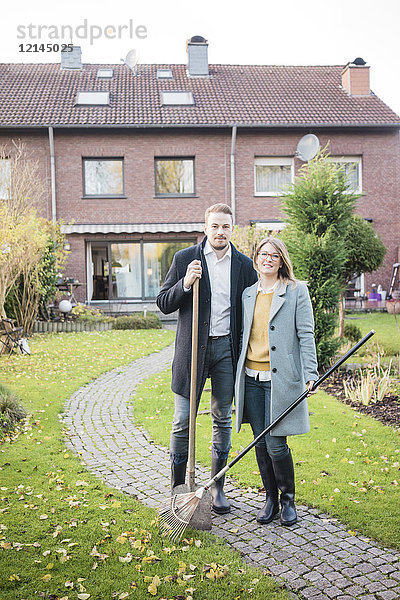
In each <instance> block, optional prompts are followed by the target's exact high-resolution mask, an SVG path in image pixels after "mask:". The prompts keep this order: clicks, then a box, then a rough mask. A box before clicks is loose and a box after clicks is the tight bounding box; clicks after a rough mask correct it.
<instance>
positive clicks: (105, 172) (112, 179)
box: [83, 158, 124, 197]
mask: <svg viewBox="0 0 400 600" xmlns="http://www.w3.org/2000/svg"><path fill="white" fill-rule="evenodd" d="M123 164H124V161H123V159H122V158H84V159H83V189H84V196H97V197H99V196H100V197H115V196H117V197H118V196H123V195H124V170H123Z"/></svg>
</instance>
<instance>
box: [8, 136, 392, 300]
mask: <svg viewBox="0 0 400 600" xmlns="http://www.w3.org/2000/svg"><path fill="white" fill-rule="evenodd" d="M304 133H306V132H305V131H304V130H300V129H299V130H290V131H289V130H274V129H271V130H269V131H256V130H252V129H246V130H243V129H239V130H238V134H237V141H236V157H235V165H236V221H237V223H238V224H239V225H247V224H249V222H250V220H255V219H260V220H269V219H279V218H281V217H282V213H281V209H280V199H279V198H266V197H256V196H255V195H254V157H255V156H257V155H258V156H262V155H265V156H293V155H294V152H295V150H296V146H297V142H298V140H299V139H300V137H301V136H302V135H304ZM315 133H316V134H317V135H318V137H319V139H320V142H321V146H322V147H323V146H324V145H325V144H326V143H327V142H330V151H331V153H332V154H333V155H338V156H341V155H361V156H362V187H363V193H364V195H363V197H362V198H361V199H360V200H359V201H358V206H357V212H359V214H361V215H362V216H363V217H368V218H371V219H372V220H373V226H374V228H375V230H376V231H377V232H378V233H379V235H380V236H381V237H382V239H383V242H384V244H385V246H386V247H387V248H388V252H387V255H386V259H385V264H384V266H383V267H382V268H381V269H380V270H379V271H378V272H377V273H373V274H372V275H371V276H367V277H366V282H367V291H369V287H370V284H371V283H372V282H373V283H376V284H377V285H378V284H379V283H380V284H382V286H383V288H384V289H386V288H387V286H388V283H389V277H390V273H391V268H392V264H393V262H396V261H398V260H399V258H400V257H399V245H400V175H399V173H400V154H399V133H398V132H397V131H390V130H388V131H387V132H385V131H384V130H374V129H372V128H371V129H368V130H367V129H358V130H356V129H354V130H340V129H337V130H336V129H331V130H330V131H327V130H321V131H317V130H315ZM16 136H18V137H22V138H23V140H24V141H25V143H26V146H27V149H28V150H29V152H30V153H31V154H32V155H33V156H34V157H35V158H36V159H37V160H38V161H39V164H40V169H41V173H42V176H43V178H44V181H45V182H46V197H44V198H43V206H42V209H41V213H42V214H43V215H44V216H48V217H50V218H51V189H50V158H49V143H48V133H47V131H44V132H39V131H38V132H32V133H24V135H23V136H21V133H19V132H17V133H16V134H11V135H10V134H8V135H6V134H1V135H0V143H1V141H2V140H8V139H10V138H11V137H16ZM54 140H55V163H56V182H57V187H56V192H57V217H58V218H59V219H62V220H64V222H66V223H70V222H75V223H107V222H109V223H151V222H155V223H157V222H202V221H203V218H204V211H205V209H206V208H207V206H209V205H210V204H212V203H214V202H227V203H228V204H229V203H230V148H231V131H230V130H229V129H221V130H217V129H214V130H210V131H208V130H206V129H201V130H196V129H192V130H183V129H182V130H175V131H174V132H172V131H168V130H165V129H164V130H153V129H148V130H134V129H129V130H127V129H126V130H119V131H108V130H104V129H103V130H99V131H95V130H93V129H92V130H84V129H80V130H72V129H70V130H66V129H64V130H58V129H55V130H54ZM90 156H92V157H101V156H104V157H112V156H123V157H124V168H125V193H126V196H127V198H126V199H97V198H96V199H87V198H82V196H83V186H82V157H90ZM155 156H194V157H195V192H196V197H194V198H187V197H186V198H179V197H178V198H155V181H154V157H155ZM301 164H302V163H301V161H299V160H298V159H295V169H296V171H298V169H299V168H300V166H301ZM112 237H113V238H114V239H115V237H116V236H112ZM139 237H140V236H136V237H135V236H130V237H129V236H121V239H138V238H139ZM177 237H180V236H177V235H176V234H170V235H168V236H160V235H159V234H154V236H153V239H165V238H167V239H168V238H174V239H176V238H177ZM184 237H185V238H186V239H187V238H193V237H194V236H193V235H191V234H186V235H185V236H184ZM201 237H202V236H201V234H199V238H198V239H201ZM68 238H69V240H70V241H71V246H72V251H71V256H70V259H69V263H68V266H67V268H66V274H67V275H70V276H74V277H77V278H78V279H79V280H80V281H82V282H83V281H85V262H86V259H85V251H84V240H85V239H92V240H93V239H97V240H99V239H106V237H105V236H99V235H96V236H92V235H90V236H89V235H86V236H83V235H82V236H81V235H79V236H78V235H69V236H68Z"/></svg>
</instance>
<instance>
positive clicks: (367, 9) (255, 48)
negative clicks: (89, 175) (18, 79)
mask: <svg viewBox="0 0 400 600" xmlns="http://www.w3.org/2000/svg"><path fill="white" fill-rule="evenodd" d="M85 19H86V24H87V30H88V33H89V32H90V29H89V28H90V27H91V26H93V27H95V28H96V29H94V30H93V31H94V33H95V34H97V35H99V31H100V30H101V38H100V39H97V40H93V41H92V43H91V42H90V39H89V35H88V36H87V39H79V38H78V37H77V36H75V37H74V38H73V40H72V41H73V42H74V44H76V45H80V46H81V47H82V59H83V62H91V63H119V62H120V59H121V58H124V57H125V56H126V54H127V53H128V51H129V50H131V49H133V48H134V49H136V50H137V52H138V54H139V60H140V62H142V63H164V62H165V63H184V62H186V40H187V39H188V38H189V37H192V36H193V35H202V36H204V37H205V38H206V39H207V40H208V42H209V61H210V63H230V64H267V65H345V64H346V63H347V62H349V61H350V62H351V61H353V60H354V59H355V58H356V57H358V56H360V57H362V58H364V60H366V61H367V63H368V65H370V67H371V89H372V90H373V92H374V93H375V94H377V95H378V96H379V97H380V98H381V99H382V100H383V101H384V102H386V104H388V105H389V106H390V107H391V108H392V109H393V110H394V111H395V112H397V114H399V115H400V49H399V37H400V36H399V28H400V0H380V2H377V1H376V0H335V1H331V0H285V1H284V2H282V1H281V0H274V1H271V0H261V1H257V2H256V1H255V0H247V1H245V2H243V1H242V2H240V3H238V4H237V5H235V4H234V3H233V2H232V1H231V0H192V1H191V2H188V1H187V0H186V1H183V0H149V1H148V2H147V3H146V4H145V3H144V2H132V1H130V2H127V3H126V4H122V3H121V2H114V3H113V2H112V1H110V0H107V1H102V0H96V1H95V0H68V2H64V3H56V2H54V0H51V1H48V0H42V1H40V0H38V1H36V2H32V0H30V1H29V2H28V0H22V1H21V0H17V1H16V2H14V3H7V9H6V10H4V11H3V15H2V19H1V23H0V48H1V53H0V62H26V63H28V62H35V63H37V62H59V60H60V57H59V53H55V52H50V53H42V52H29V53H28V52H21V51H20V48H19V45H20V44H23V45H24V46H23V49H24V50H26V49H27V47H26V44H29V43H31V44H34V43H36V44H40V43H45V44H46V43H52V44H53V43H56V42H60V43H61V42H66V43H68V42H70V41H71V40H70V39H69V38H68V39H66V38H64V39H60V40H56V39H54V38H53V39H51V38H50V37H49V35H50V31H51V32H52V34H53V35H54V33H55V29H54V28H53V29H52V30H50V29H46V28H43V29H42V35H41V39H38V26H39V25H42V26H47V27H49V26H56V27H58V28H59V30H61V26H62V25H64V26H66V25H70V26H71V27H72V28H74V30H75V28H76V27H78V26H83V24H84V22H85ZM29 25H31V26H32V27H31V28H29ZM124 25H125V26H128V27H129V29H128V27H125V28H123V29H121V35H120V38H121V39H118V35H117V32H118V26H124ZM107 26H109V27H110V29H108V33H109V37H108V38H107V37H106V35H105V33H104V30H105V28H106V27H107ZM140 26H142V27H140ZM137 27H139V29H138V30H137V33H138V35H136V28H137ZM79 32H80V33H81V34H83V33H84V29H83V27H81V29H80V30H79ZM131 34H132V35H131ZM114 35H115V37H114ZM22 36H23V37H22Z"/></svg>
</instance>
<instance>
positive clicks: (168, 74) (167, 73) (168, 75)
mask: <svg viewBox="0 0 400 600" xmlns="http://www.w3.org/2000/svg"><path fill="white" fill-rule="evenodd" d="M157 79H173V76H172V71H171V69H157Z"/></svg>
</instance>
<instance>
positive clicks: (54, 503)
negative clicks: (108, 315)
mask: <svg viewBox="0 0 400 600" xmlns="http://www.w3.org/2000/svg"><path fill="white" fill-rule="evenodd" d="M173 338H174V334H173V332H169V331H163V330H161V331H160V330H154V331H107V332H90V333H88V332H82V333H67V334H48V335H41V336H38V335H36V336H34V337H33V338H32V340H31V348H32V355H31V356H14V355H13V356H11V357H10V358H6V357H3V358H1V359H0V380H1V381H2V383H4V384H6V385H8V386H9V387H10V388H11V389H12V390H13V391H14V392H16V393H17V394H18V395H19V397H20V398H21V400H22V402H23V404H24V405H25V406H26V408H27V409H28V410H29V411H30V413H31V415H32V416H31V418H30V420H29V423H28V424H27V425H26V426H25V427H24V428H23V429H22V430H21V431H20V434H19V436H18V437H17V438H15V439H14V440H13V441H12V442H11V443H10V441H9V440H7V438H5V440H3V444H2V445H0V598H1V600H24V599H25V600H34V599H35V600H36V599H37V598H49V599H50V598H53V599H56V598H60V599H61V598H62V599H68V600H76V599H77V600H89V599H90V600H107V599H111V598H117V599H118V600H123V599H125V598H138V599H140V600H142V599H145V598H152V597H157V598H159V597H166V598H173V597H177V596H179V597H180V598H185V599H190V598H193V599H194V600H197V599H205V598H213V599H216V600H218V599H221V600H222V599H224V600H230V599H232V600H233V599H236V598H237V599H239V598H245V599H247V598H255V599H258V600H261V599H271V600H284V599H287V594H286V593H285V592H283V591H282V590H279V589H278V587H277V585H276V584H275V583H274V582H273V580H272V579H270V578H268V577H266V576H264V575H263V574H262V573H261V572H260V571H258V570H255V569H252V568H249V567H248V566H247V565H245V564H244V563H243V561H242V560H241V558H240V556H239V555H238V554H237V553H236V552H232V549H230V548H228V547H227V546H226V545H225V544H224V543H223V542H222V541H220V540H218V539H216V538H215V537H214V536H212V535H210V534H208V533H198V532H193V531H190V530H188V532H187V535H188V538H187V540H183V541H182V542H181V543H180V544H178V545H176V546H174V545H172V543H171V542H170V541H169V540H168V539H163V538H161V537H160V535H159V530H158V528H157V526H156V523H155V517H156V514H155V512H154V511H153V510H150V509H148V508H146V507H144V506H143V505H141V504H140V503H138V502H136V501H135V500H134V499H132V498H131V497H130V496H127V495H125V494H123V493H121V492H118V491H116V490H113V489H112V488H109V487H107V486H106V485H104V484H103V483H102V482H100V481H99V480H98V479H96V478H95V477H94V476H93V475H91V474H90V473H89V472H88V471H87V470H86V469H85V467H84V466H83V465H82V464H81V462H80V460H79V458H78V457H77V456H75V455H74V454H73V453H72V452H71V451H68V450H67V449H66V448H65V446H64V441H63V431H62V425H61V423H60V421H59V418H58V417H59V413H60V412H62V408H63V401H64V399H65V398H67V397H68V396H70V395H71V394H72V393H73V392H74V391H75V390H76V389H77V388H79V387H81V386H83V385H85V384H87V383H88V382H90V380H91V379H93V378H94V377H97V376H99V375H100V374H101V373H103V372H104V371H108V370H110V369H112V368H113V367H116V366H121V365H123V364H127V363H129V362H131V361H132V360H134V359H136V358H138V357H140V356H144V355H146V354H149V353H151V352H153V351H156V350H159V349H161V348H162V347H163V346H165V345H166V344H169V343H170V342H171V341H172V340H173ZM191 536H195V537H191Z"/></svg>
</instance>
